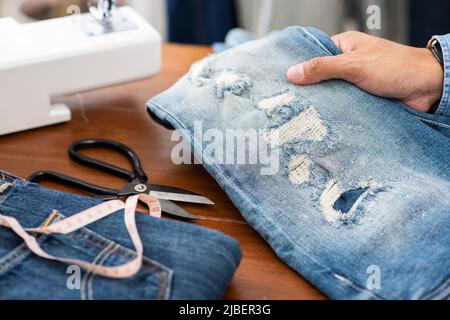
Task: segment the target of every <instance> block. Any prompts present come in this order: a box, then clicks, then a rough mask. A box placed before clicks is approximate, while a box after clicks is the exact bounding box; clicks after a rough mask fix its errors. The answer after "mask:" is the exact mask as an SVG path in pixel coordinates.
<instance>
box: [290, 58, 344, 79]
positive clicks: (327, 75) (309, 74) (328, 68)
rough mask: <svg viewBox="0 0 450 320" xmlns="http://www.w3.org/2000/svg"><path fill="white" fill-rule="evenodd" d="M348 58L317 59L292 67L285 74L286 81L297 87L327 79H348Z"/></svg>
mask: <svg viewBox="0 0 450 320" xmlns="http://www.w3.org/2000/svg"><path fill="white" fill-rule="evenodd" d="M347 61H349V58H348V57H347V56H346V55H339V56H333V57H319V58H314V59H312V60H309V61H306V62H304V63H301V64H298V65H295V66H292V67H291V68H289V70H288V72H287V77H288V80H289V81H290V82H292V83H294V84H298V85H310V84H315V83H319V82H322V81H324V80H329V79H335V78H340V79H345V80H347V79H349V78H351V74H350V72H351V70H350V69H349V68H348V63H347Z"/></svg>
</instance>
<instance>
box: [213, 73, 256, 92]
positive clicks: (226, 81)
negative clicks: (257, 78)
mask: <svg viewBox="0 0 450 320" xmlns="http://www.w3.org/2000/svg"><path fill="white" fill-rule="evenodd" d="M251 87H252V82H251V81H250V79H249V78H248V77H246V76H242V75H237V74H235V73H232V72H230V71H223V72H222V73H220V74H219V75H218V76H217V78H216V96H217V98H218V99H223V98H224V97H225V92H231V93H232V94H234V95H236V96H241V95H243V94H244V93H246V92H247V91H248V90H249V89H250V88H251Z"/></svg>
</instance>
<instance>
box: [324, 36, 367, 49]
mask: <svg viewBox="0 0 450 320" xmlns="http://www.w3.org/2000/svg"><path fill="white" fill-rule="evenodd" d="M367 37H368V35H366V34H364V33H362V32H357V31H347V32H344V33H339V34H336V35H334V36H332V37H331V40H332V41H333V42H334V44H335V45H336V47H338V48H339V50H341V52H342V53H349V52H351V51H354V50H356V49H357V48H358V45H359V44H360V43H362V42H363V41H364V40H365V39H367Z"/></svg>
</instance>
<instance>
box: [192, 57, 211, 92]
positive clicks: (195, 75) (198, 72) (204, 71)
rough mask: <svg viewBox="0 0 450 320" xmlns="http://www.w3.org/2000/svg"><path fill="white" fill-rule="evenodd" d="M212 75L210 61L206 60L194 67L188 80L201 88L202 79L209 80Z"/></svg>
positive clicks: (195, 64)
mask: <svg viewBox="0 0 450 320" xmlns="http://www.w3.org/2000/svg"><path fill="white" fill-rule="evenodd" d="M211 73H212V68H211V65H210V59H208V58H206V59H203V60H200V61H198V62H196V63H194V64H193V65H192V67H191V70H190V72H189V76H188V78H189V80H191V81H192V82H193V83H194V84H195V85H196V86H198V87H201V86H202V85H203V82H202V79H208V78H209V76H210V75H211Z"/></svg>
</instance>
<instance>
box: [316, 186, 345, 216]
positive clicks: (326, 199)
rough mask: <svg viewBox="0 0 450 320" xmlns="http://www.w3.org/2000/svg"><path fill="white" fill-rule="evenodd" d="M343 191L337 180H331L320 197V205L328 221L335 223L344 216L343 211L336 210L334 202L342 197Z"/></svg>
mask: <svg viewBox="0 0 450 320" xmlns="http://www.w3.org/2000/svg"><path fill="white" fill-rule="evenodd" d="M342 193H343V191H342V189H341V188H340V187H339V185H338V183H337V182H336V181H335V180H331V181H330V182H328V184H327V185H326V187H325V191H324V192H323V194H322V196H321V197H320V205H321V207H322V211H323V213H324V215H325V218H326V219H327V220H328V222H331V223H335V222H337V221H339V219H340V218H341V217H342V212H340V211H337V210H335V209H334V208H333V207H334V204H335V203H336V201H338V199H339V198H340V197H341V195H342Z"/></svg>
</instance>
